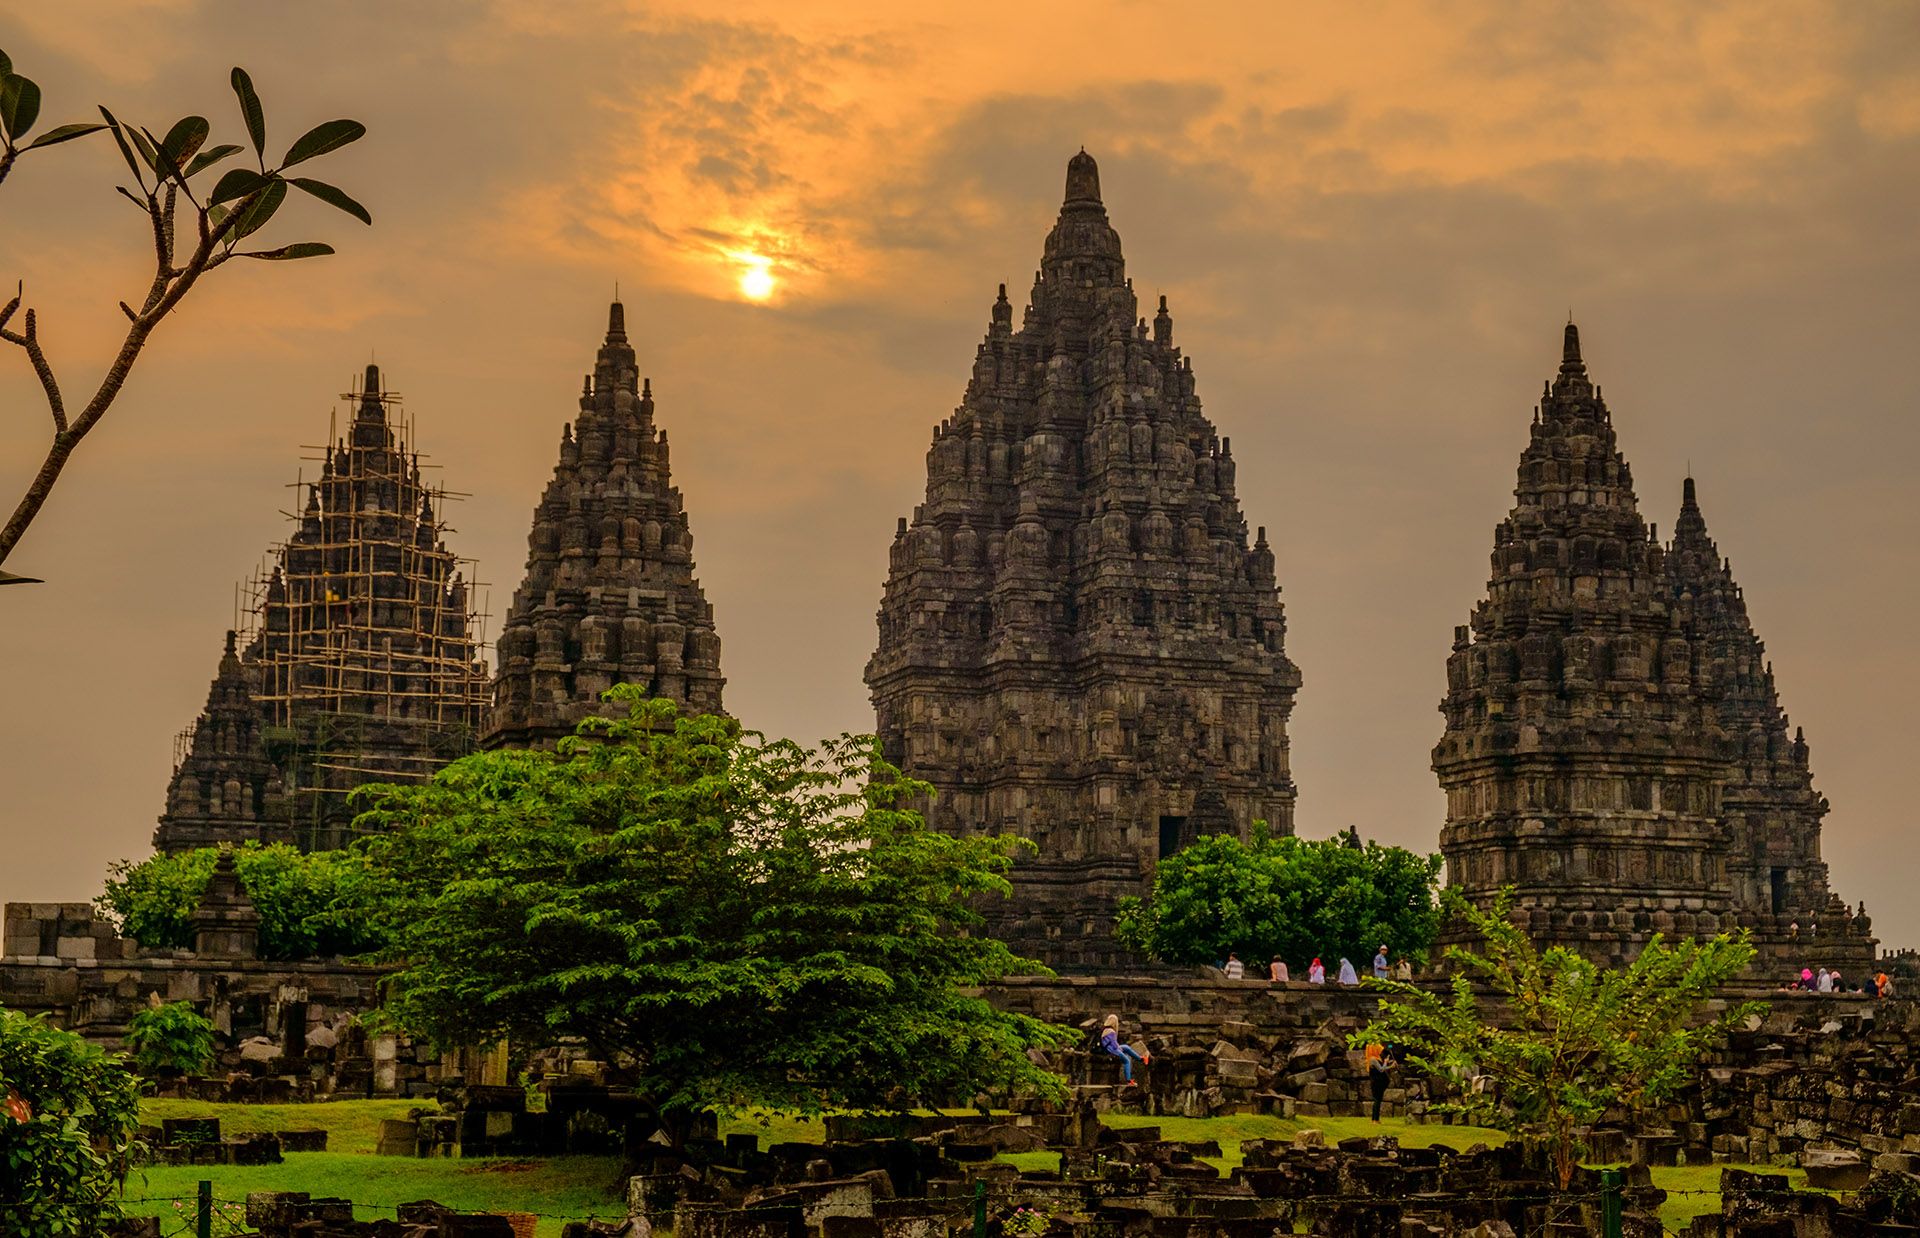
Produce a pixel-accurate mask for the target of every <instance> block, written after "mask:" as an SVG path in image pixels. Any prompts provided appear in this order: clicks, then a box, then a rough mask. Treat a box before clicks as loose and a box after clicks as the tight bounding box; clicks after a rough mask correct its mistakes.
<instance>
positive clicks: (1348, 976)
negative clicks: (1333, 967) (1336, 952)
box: [1340, 959, 1360, 987]
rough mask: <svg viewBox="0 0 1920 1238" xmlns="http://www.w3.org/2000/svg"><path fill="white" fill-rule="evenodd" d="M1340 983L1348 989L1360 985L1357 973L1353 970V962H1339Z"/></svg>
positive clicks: (1343, 960)
mask: <svg viewBox="0 0 1920 1238" xmlns="http://www.w3.org/2000/svg"><path fill="white" fill-rule="evenodd" d="M1340 983H1341V984H1344V985H1347V986H1349V987H1351V986H1353V985H1356V984H1359V983H1360V976H1359V973H1357V972H1355V971H1354V970H1353V962H1352V960H1350V959H1341V960H1340Z"/></svg>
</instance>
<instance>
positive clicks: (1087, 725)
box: [867, 151, 1300, 968]
mask: <svg viewBox="0 0 1920 1238" xmlns="http://www.w3.org/2000/svg"><path fill="white" fill-rule="evenodd" d="M1139 310H1140V305H1139V301H1138V299H1137V298H1136V297H1135V295H1134V291H1133V286H1132V282H1131V281H1130V280H1129V279H1127V277H1126V270H1125V260H1124V259H1123V258H1122V256H1121V252H1120V238H1119V235H1118V234H1117V233H1116V232H1115V231H1114V230H1113V228H1112V226H1111V225H1110V224H1109V223H1108V221H1107V212H1106V208H1105V206H1104V205H1103V204H1102V202H1101V198H1100V180H1099V170H1098V168H1097V167H1096V166H1095V164H1094V161H1093V159H1092V157H1091V156H1089V155H1087V154H1086V153H1085V152H1084V151H1083V152H1081V153H1080V154H1079V155H1076V156H1075V157H1074V158H1073V160H1072V162H1071V163H1069V165H1068V168H1067V182H1066V200H1065V202H1064V204H1063V205H1062V207H1061V210H1060V216H1059V220H1058V222H1057V223H1055V225H1054V228H1053V231H1052V232H1051V233H1049V234H1048V236H1047V241H1046V248H1045V255H1044V257H1043V259H1042V263H1041V269H1040V271H1039V272H1038V273H1036V275H1035V278H1034V284H1033V290H1032V292H1031V294H1030V298H1029V304H1028V306H1027V308H1026V310H1025V312H1024V314H1023V315H1022V319H1021V322H1020V324H1019V325H1018V326H1017V327H1016V326H1015V323H1014V307H1013V304H1012V303H1011V302H1010V301H1009V300H1008V299H1007V295H1006V288H1005V286H1004V285H1003V286H1002V287H1001V290H1000V296H999V299H998V300H997V301H996V302H995V303H994V305H993V309H992V314H991V319H990V323H989V326H988V329H987V335H986V339H985V340H984V341H983V342H982V343H981V345H980V347H979V350H978V352H977V353H976V355H975V359H974V364H973V374H972V376H971V378H970V379H969V381H968V383H967V388H966V392H965V394H964V395H963V396H962V399H961V402H960V406H959V407H958V408H957V409H956V410H955V411H954V413H953V415H952V416H951V417H949V418H947V419H946V420H945V421H943V422H941V423H940V425H939V426H937V427H936V428H935V431H934V440H933V445H932V447H931V448H930V449H929V451H928V453H927V497H926V502H925V503H923V504H922V505H920V506H919V507H917V508H916V509H915V510H914V513H913V517H912V519H911V520H908V519H905V518H903V519H902V520H901V521H900V525H899V529H898V531H897V532H896V534H895V537H894V541H893V547H892V550H891V553H890V556H889V566H888V573H887V582H886V591H885V596H884V598H883V600H882V602H881V605H880V613H879V629H880V641H879V647H878V649H877V651H876V652H875V653H874V655H873V658H872V660H871V661H870V662H869V663H868V665H867V684H868V687H869V688H870V689H871V690H872V693H873V701H874V708H875V712H876V715H877V720H878V731H879V734H880V737H881V741H882V744H883V745H884V748H885V751H886V753H887V756H888V758H889V759H890V760H892V761H894V762H896V763H897V764H899V765H901V766H902V768H904V769H905V770H906V771H907V772H908V773H909V774H911V775H913V776H914V777H917V778H922V779H925V780H927V781H929V782H931V783H932V784H933V785H934V787H935V789H936V795H935V797H934V800H933V802H932V804H931V805H930V806H929V807H928V810H927V812H928V820H929V822H930V823H931V824H932V825H933V826H935V827H936V828H938V829H941V830H947V831H960V832H964V831H976V830H986V831H996V832H999V831H1004V832H1009V833H1014V834H1018V835H1021V836H1023V837H1026V838H1029V839H1032V840H1033V841H1034V842H1035V843H1036V844H1038V846H1039V855H1038V857H1037V858H1036V859H1032V860H1028V861H1025V862H1023V863H1022V865H1021V866H1020V868H1019V869H1018V870H1017V871H1016V873H1015V884H1016V889H1017V893H1016V895H1015V898H1014V900H1013V905H1012V907H1011V908H1010V909H1008V910H1006V911H1005V913H1004V914H1001V915H999V916H998V918H997V919H996V921H995V923H994V926H993V927H994V930H995V931H996V932H997V933H998V934H1000V935H1001V936H1003V937H1005V938H1006V939H1008V940H1009V941H1010V942H1012V944H1013V945H1014V946H1015V947H1016V948H1017V949H1020V950H1022V951H1024V952H1027V953H1032V954H1037V955H1040V956H1043V957H1045V958H1046V959H1047V960H1048V961H1049V962H1051V963H1053V964H1054V965H1056V966H1066V967H1077V968H1086V967H1102V966H1112V965H1114V964H1115V963H1116V962H1117V961H1118V958H1119V956H1118V953H1117V951H1116V950H1115V949H1114V947H1113V944H1112V941H1111V939H1110V936H1109V931H1110V927H1111V917H1112V911H1113V904H1114V901H1115V900H1116V899H1117V898H1118V897H1119V896H1120V895H1122V894H1130V893H1137V892H1139V891H1140V889H1141V887H1142V884H1143V882H1144V880H1145V878H1146V876H1147V875H1148V874H1149V873H1150V872H1151V871H1152V868H1153V865H1154V863H1155V861H1156V860H1157V859H1158V858H1159V857H1161V856H1163V855H1166V854H1168V853H1170V852H1172V851H1174V850H1177V849H1178V848H1180V847H1182V846H1184V845H1186V844H1187V843H1189V842H1191V841H1192V840H1193V839H1194V838H1195V837H1196V836H1197V835H1201V834H1209V833H1218V832H1229V833H1238V834H1241V835H1244V834H1245V833H1246V832H1247V830H1248V829H1249V827H1250V826H1251V824H1252V823H1253V822H1254V821H1256V820H1265V821H1267V822H1268V823H1269V824H1270V826H1271V827H1272V828H1273V829H1274V831H1275V832H1277V833H1291V832H1292V829H1293V801H1294V785H1293V778H1292V773H1291V770H1290V766H1289V759H1288V743H1287V718H1288V715H1289V713H1290V712H1291V710H1292V708H1293V699H1294V693H1295V691H1296V690H1297V689H1298V687H1299V685H1300V674H1299V671H1298V670H1297V669H1296V668H1295V667H1294V665H1293V663H1292V662H1291V661H1289V660H1288V658H1287V655H1286V652H1285V636H1286V620H1285V617H1284V614H1283V612H1282V609H1281V605H1280V599H1279V589H1278V587H1277V585H1276V584H1275V582H1274V556H1273V551H1272V550H1271V549H1270V548H1269V546H1268V544H1267V538H1266V531H1265V530H1264V529H1262V530H1260V531H1259V533H1258V534H1257V535H1256V536H1255V537H1254V538H1253V541H1252V545H1251V546H1250V545H1249V544H1248V540H1249V539H1248V529H1247V523H1246V520H1245V519H1244V517H1243V516H1242V515H1241V512H1240V504H1239V499H1238V498H1237V496H1236V490H1235V475H1234V461H1233V452H1232V450H1231V444H1230V442H1229V441H1228V440H1227V439H1224V438H1222V437H1220V436H1219V435H1217V434H1216V433H1215V431H1214V427H1213V424H1212V423H1211V422H1210V421H1208V419H1207V418H1206V417H1205V416H1204V415H1203V414H1202V412H1201V408H1200V400H1199V397H1198V396H1197V395H1196V394H1195V385H1194V375H1193V365H1192V361H1191V359H1190V358H1188V357H1185V356H1183V355H1182V353H1181V351H1180V350H1179V349H1178V348H1176V347H1175V346H1174V343H1173V318H1172V315H1171V314H1170V313H1169V312H1168V309H1167V306H1166V301H1165V298H1162V299H1161V302H1160V305H1159V310H1158V312H1157V313H1156V314H1155V316H1154V318H1153V321H1152V324H1151V325H1149V324H1148V322H1147V320H1146V319H1145V318H1144V317H1141V316H1140V314H1139Z"/></svg>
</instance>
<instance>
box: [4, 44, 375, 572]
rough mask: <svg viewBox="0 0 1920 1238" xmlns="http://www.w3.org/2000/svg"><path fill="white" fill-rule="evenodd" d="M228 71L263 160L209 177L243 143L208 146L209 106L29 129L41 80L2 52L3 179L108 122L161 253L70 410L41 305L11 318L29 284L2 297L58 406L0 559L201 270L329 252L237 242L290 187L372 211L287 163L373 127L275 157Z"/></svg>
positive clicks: (343, 126)
mask: <svg viewBox="0 0 1920 1238" xmlns="http://www.w3.org/2000/svg"><path fill="white" fill-rule="evenodd" d="M231 80H232V84H233V93H234V95H235V97H236V98H237V99H238V100H239V104H240V116H241V119H242V121H243V122H244V123H245V125H246V130H247V137H248V140H249V141H250V142H251V143H252V146H253V152H254V157H255V163H256V167H257V169H258V170H255V169H252V168H231V169H229V170H227V171H226V172H224V173H222V174H221V175H220V177H219V179H218V180H217V181H215V182H214V183H213V184H212V185H211V186H208V185H207V184H206V178H207V177H208V176H209V175H210V174H211V173H212V172H214V170H215V169H216V168H218V167H219V165H220V164H222V163H224V162H226V161H227V160H228V159H230V158H232V157H233V156H235V155H237V154H240V153H241V150H242V148H241V147H240V146H238V145H217V146H208V145H207V139H208V137H209V136H210V134H211V132H212V126H211V125H209V124H208V122H207V119H206V118H205V117H204V116H188V117H184V118H183V119H181V120H179V121H177V122H176V123H175V124H174V125H173V127H172V128H170V129H168V130H167V132H166V134H165V135H164V136H161V135H159V134H156V133H154V132H153V131H152V130H150V129H145V128H142V127H141V126H139V125H134V124H128V123H124V122H122V121H121V120H119V119H118V118H116V117H115V116H114V115H113V113H112V112H109V111H108V110H107V109H106V108H104V107H103V108H101V109H100V116H101V118H102V119H103V120H104V121H105V123H104V124H73V125H61V126H60V127H58V128H56V129H49V130H47V131H46V132H45V133H42V134H41V135H40V136H39V137H37V138H33V139H32V140H31V141H29V140H27V139H28V135H29V134H31V133H32V132H33V129H34V126H35V124H36V123H37V122H38V121H39V118H40V87H39V86H38V85H37V84H36V83H35V82H33V81H32V80H31V79H29V78H27V77H24V76H22V75H21V74H18V73H15V72H14V71H13V62H12V61H11V60H10V59H8V58H7V55H6V53H5V52H0V182H4V181H5V180H6V178H7V174H8V173H10V172H11V171H12V170H13V166H14V164H15V162H16V161H17V160H18V159H19V158H20V157H21V156H22V155H24V154H26V153H28V152H30V151H35V150H41V149H44V148H46V147H49V146H54V145H58V144H59V143H62V142H68V141H72V140H73V139H75V138H81V137H85V136H87V135H88V134H91V133H98V132H99V131H101V130H102V129H104V130H106V131H107V132H109V133H110V134H112V135H113V140H114V143H115V145H117V146H118V147H119V149H120V154H121V157H122V158H124V159H125V160H126V164H127V168H128V170H129V171H130V172H131V173H132V174H133V177H132V179H133V185H132V186H131V187H129V186H126V185H120V186H117V187H116V188H117V190H118V192H119V193H120V195H121V196H122V197H124V198H126V199H127V200H128V201H129V202H132V203H133V205H134V206H135V207H136V208H138V209H139V211H140V212H141V214H143V215H144V216H145V217H146V219H145V227H146V228H147V230H148V231H150V232H151V233H152V239H153V257H154V268H153V278H152V280H151V282H150V283H149V284H148V285H147V288H146V291H145V292H143V293H141V294H139V295H138V296H137V297H136V298H135V299H134V300H133V301H132V303H129V302H127V301H122V302H120V312H121V313H122V314H124V315H126V318H127V324H128V325H127V333H126V336H125V337H124V338H123V339H122V340H121V343H120V348H119V350H118V352H117V353H116V354H115V355H114V358H113V361H112V362H111V363H110V364H109V365H108V367H107V372H106V374H105V375H104V376H103V377H102V378H101V380H100V384H99V386H98V387H96V388H95V389H94V391H93V394H92V395H91V396H89V397H88V398H87V401H86V403H85V404H84V405H82V406H81V407H80V408H78V409H76V410H74V411H73V412H72V413H71V415H70V414H69V411H68V408H67V402H66V398H65V396H64V395H63V394H62V391H61V387H60V382H59V379H58V378H57V377H56V375H55V373H54V366H53V363H52V362H51V361H50V360H49V359H48V357H47V354H46V352H45V350H44V349H43V348H42V347H41V344H40V324H39V322H38V320H37V318H36V316H35V314H34V311H33V310H31V309H29V310H27V311H26V314H25V316H24V317H23V318H22V320H21V328H20V329H19V330H17V331H16V330H14V329H12V328H11V327H10V326H9V325H8V324H9V323H11V322H12V321H13V317H14V315H15V314H16V313H18V312H19V310H20V305H21V299H22V297H23V296H24V295H25V294H24V291H23V292H21V293H20V294H18V295H16V296H14V298H13V299H12V300H10V301H8V302H7V303H6V304H5V305H4V306H0V340H5V341H6V342H7V343H9V344H13V345H15V346H16V347H18V348H20V349H21V350H22V351H23V352H25V353H26V357H27V363H28V364H29V365H30V366H31V367H32V369H33V373H34V377H35V378H37V379H38V380H39V382H40V387H41V391H42V393H43V395H44V396H45V400H46V405H47V411H48V412H49V413H50V414H52V416H53V440H52V442H51V443H50V444H49V445H48V448H47V454H46V457H45V458H44V459H43V460H42V462H41V464H40V467H39V469H38V471H37V472H36V473H35V474H34V476H33V478H32V480H31V481H29V482H28V484H27V490H26V493H25V494H24V495H22V496H21V498H20V502H19V504H18V505H17V506H16V507H15V508H14V511H13V515H12V516H11V517H10V518H9V519H8V520H7V522H6V524H5V525H4V526H0V564H4V563H5V562H6V560H7V556H8V555H9V554H11V553H12V552H13V548H14V546H16V545H17V544H18V543H19V541H20V539H21V538H22V537H23V536H25V535H26V532H27V526H28V525H30V524H32V523H33V519H34V517H35V516H36V515H38V514H39V511H40V508H41V507H42V506H43V505H44V504H45V503H46V501H47V496H48V495H50V494H51V493H52V492H53V486H54V483H55V482H56V481H58V480H59V478H60V473H61V470H63V469H64V468H65V467H66V464H67V459H68V457H70V456H71V455H72V454H73V450H74V448H75V447H77V446H79V444H80V440H81V439H83V438H85V437H86V435H87V433H88V432H89V431H90V430H92V429H93V427H94V426H95V425H97V424H98V423H99V421H100V419H101V418H102V417H104V416H105V415H106V412H107V409H108V408H109V407H111V406H112V404H113V401H114V399H115V398H116V397H117V396H118V395H119V394H120V389H121V388H122V387H123V386H125V384H126V381H127V376H128V375H129V374H130V373H132V371H133V365H134V362H135V361H137V360H138V359H139V357H140V353H141V350H142V349H144V348H145V347H146V344H147V337H148V336H150V335H151V334H152V333H153V331H154V329H155V328H157V327H158V326H159V325H160V323H161V321H162V320H164V319H165V318H166V317H167V315H168V314H169V313H170V312H171V311H172V310H173V308H174V307H175V306H176V305H178V304H179V303H180V301H181V299H182V298H183V297H185V296H186V295H187V293H188V292H190V291H191V290H192V289H193V287H194V285H195V284H197V283H198V282H199V281H200V278H201V277H202V276H204V275H206V274H207V273H208V272H209V271H212V270H213V269H215V268H216V267H219V266H221V265H223V264H225V263H226V262H227V261H228V260H229V259H231V258H259V259H264V260H267V261H285V260H288V259H295V258H314V257H318V256H320V255H322V254H330V253H332V252H333V247H332V246H330V245H324V244H321V243H319V242H317V241H299V242H295V243H294V244H290V245H278V246H275V247H273V248H271V249H242V248H241V247H240V246H241V242H243V241H245V240H246V239H247V238H248V237H250V236H252V235H254V234H255V233H257V232H259V231H260V229H261V228H263V227H265V226H266V224H267V221H268V220H270V219H272V218H273V217H274V215H275V214H276V213H277V212H278V211H279V209H280V204H281V203H282V202H284V201H285V200H286V197H287V191H288V189H289V187H291V188H293V189H298V190H300V191H301V192H302V193H305V194H309V195H311V196H313V197H315V198H318V199H319V200H320V201H322V202H325V203H326V204H327V205H329V206H333V207H336V208H338V209H339V210H342V211H345V212H346V213H347V214H349V215H352V216H353V217H354V218H356V219H358V220H360V221H361V222H362V223H369V224H370V223H372V222H373V217H372V216H371V215H369V214H368V213H367V208H366V207H364V206H361V205H360V204H359V203H358V202H356V201H354V200H353V199H352V198H351V197H348V196H347V194H346V193H344V192H343V191H341V190H340V189H338V188H336V187H334V186H333V185H330V184H328V183H327V182H325V181H320V180H314V179H313V178H311V177H308V176H301V175H292V176H290V175H288V174H287V173H288V169H290V168H293V167H296V166H297V165H299V164H303V163H306V162H307V161H308V160H311V159H315V158H318V157H319V156H321V155H325V154H327V153H329V152H331V151H335V150H338V149H339V148H340V147H342V146H345V145H347V144H348V143H349V142H355V141H358V140H359V139H360V137H361V136H362V135H363V134H365V133H366V127H365V126H364V125H362V124H361V123H360V122H359V121H356V120H330V121H327V122H325V123H324V124H320V125H316V126H314V127H313V128H312V129H309V130H308V131H307V132H306V133H305V134H303V135H302V136H301V137H299V138H298V139H296V140H295V141H294V143H293V145H292V146H290V147H288V148H287V153H286V154H285V155H284V156H282V157H281V159H280V161H279V163H277V164H275V165H273V166H272V167H269V166H268V165H267V161H266V145H267V122H266V114H265V112H264V111H263V109H262V108H261V106H260V96H259V95H258V94H256V93H255V91H254V88H253V82H252V81H251V80H250V79H249V78H248V77H247V75H246V73H245V72H244V71H243V70H241V69H235V70H234V71H233V74H232V79H231Z"/></svg>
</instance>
